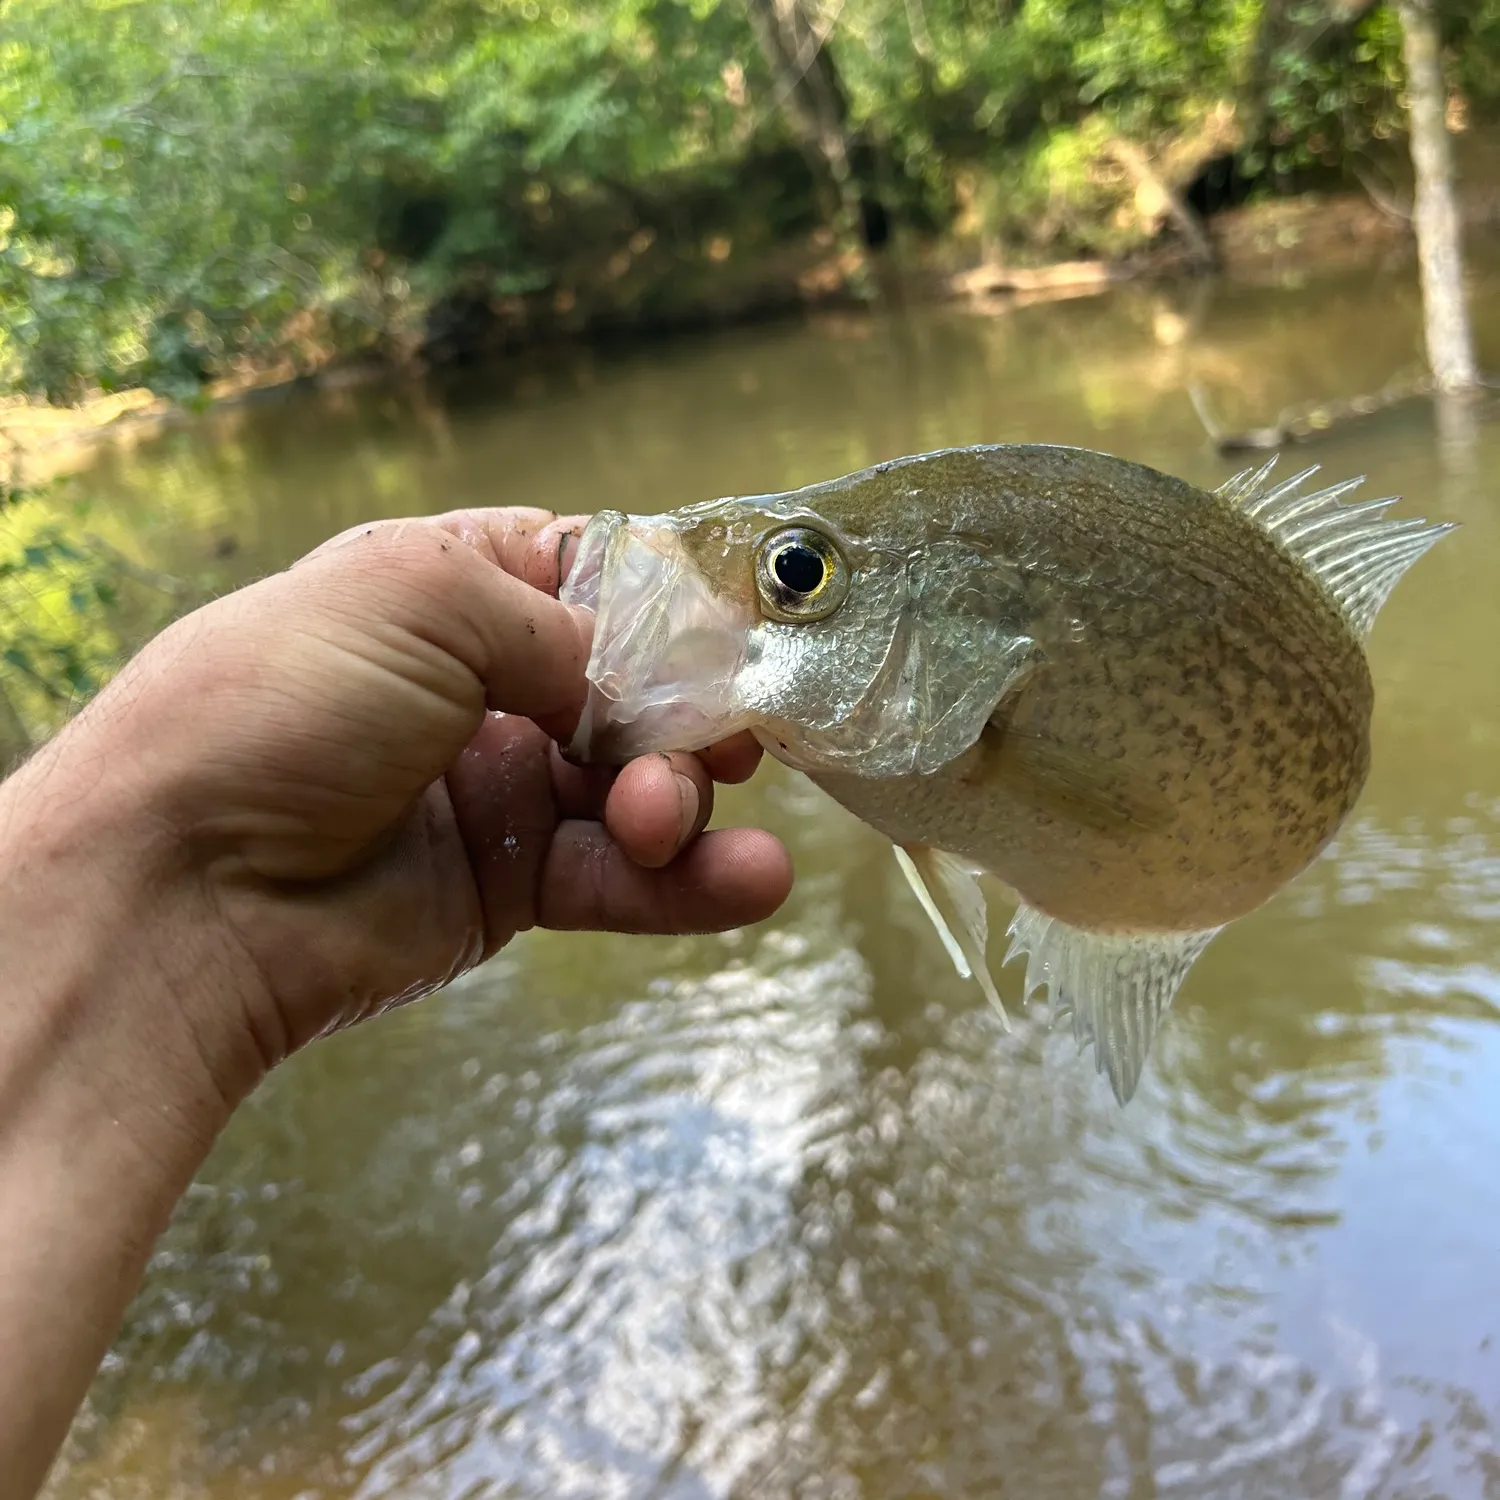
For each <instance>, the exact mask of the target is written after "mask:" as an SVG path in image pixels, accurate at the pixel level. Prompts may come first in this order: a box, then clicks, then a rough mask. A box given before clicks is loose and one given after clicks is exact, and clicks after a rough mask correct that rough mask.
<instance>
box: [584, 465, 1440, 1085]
mask: <svg viewBox="0 0 1500 1500" xmlns="http://www.w3.org/2000/svg"><path fill="white" fill-rule="evenodd" d="M1275 463H1276V460H1275V458H1274V457H1273V458H1272V459H1271V460H1270V461H1269V462H1267V463H1265V464H1264V465H1262V466H1260V467H1257V468H1253V469H1246V470H1244V471H1242V472H1240V473H1237V474H1235V475H1234V476H1233V477H1231V478H1229V479H1228V480H1226V481H1225V482H1224V483H1223V484H1221V485H1220V486H1219V487H1218V488H1216V489H1214V490H1207V489H1203V488H1200V487H1198V486H1195V485H1193V484H1190V483H1188V482H1187V481H1185V480H1182V479H1178V478H1174V477H1173V476H1171V475H1169V474H1166V473H1162V472H1160V471H1158V470H1155V469H1152V468H1149V467H1147V466H1145V465H1143V464H1140V463H1136V462H1133V461H1131V460H1129V459H1125V458H1120V457H1115V456H1112V455H1109V454H1105V453H1097V452H1093V451H1091V450H1088V449H1085V448H1077V447H1064V446H1057V445H1047V444H993V445H982V446H973V447H964V448H948V449H943V450H940V451H937V452H931V453H922V454H914V455H911V456H908V457H904V458H898V459H894V460H891V461H889V462H885V463H879V464H876V465H874V466H873V467H870V468H866V469H862V470H860V471H859V472H856V473H852V474H846V475H844V476H842V477H840V478H836V479H832V480H828V481H824V482H821V483H816V484H812V485H808V486H807V487H805V488H802V489H797V490H792V491H787V492H783V493H774V494H765V495H753V496H738V497H727V498H720V499H715V500H709V501H701V502H696V503H693V504H689V505H686V506H684V507H682V508H680V509H677V510H673V511H670V512H666V513H664V514H660V515H625V514H623V513H622V512H620V511H615V510H604V511H600V512H599V513H598V514H596V515H595V516H593V517H592V518H591V519H590V521H589V522H588V524H587V526H586V527H585V529H584V531H583V534H582V535H581V537H580V539H579V547H578V552H577V554H576V558H575V561H574V564H573V567H572V570H571V572H570V574H569V576H568V579H567V580H566V583H565V586H564V588H563V590H562V597H563V599H564V600H565V602H568V603H571V604H575V605H577V606H579V607H581V608H583V609H586V610H588V611H590V612H592V615H593V621H594V625H593V631H594V633H593V641H592V647H591V651H590V656H589V661H588V667H587V676H588V681H589V688H588V697H587V702H586V704H585V707H584V710H583V713H582V716H581V718H580V720H579V724H578V728H577V731H576V733H575V735H574V736H573V739H572V742H571V744H570V745H569V746H568V747H567V749H566V753H567V754H568V755H569V757H570V758H572V759H574V760H577V761H581V762H600V763H605V764H616V765H618V764H622V763H623V762H624V761H626V760H628V759H630V758H632V757H634V756H638V755H643V754H648V753H652V752H656V751H689V750H696V749H701V748H703V747H704V746H707V745H709V744H711V743H713V742H715V741H717V740H720V739H723V738H725V737H727V736H729V735H731V734H734V733H737V732H739V731H742V730H748V731H750V732H751V733H752V734H753V735H754V736H755V738H756V739H757V740H758V741H759V742H760V743H761V744H762V745H763V746H764V747H765V749H766V750H767V751H768V752H769V753H770V754H771V755H772V756H774V757H775V758H776V759H777V760H779V761H781V762H782V763H783V764H785V765H787V766H789V767H791V768H792V769H794V770H796V771H799V772H801V773H803V774H805V775H806V776H808V777H809V778H810V779H811V780H812V781H813V782H814V783H816V784H817V785H818V786H819V787H821V788H822V789H823V790H824V791H825V792H826V793H828V794H829V795H830V796H831V797H833V798H834V800H835V801H837V802H839V803H841V804H842V805H843V806H844V807H845V808H847V809H848V810H849V811H850V812H852V813H853V814H854V815H855V816H856V817H858V818H859V819H861V820H863V821H864V822H865V823H867V824H868V825H870V826H871V827H872V828H874V829H876V830H877V831H878V832H880V833H881V834H883V835H884V836H885V837H886V838H888V839H889V840H890V841H891V843H892V845H893V846H894V850H895V856H896V859H897V862H898V863H899V864H900V867H901V869H902V871H903V873H904V874H905V876H906V879H907V881H908V882H909V884H910V886H911V888H912V891H913V892H914V894H915V896H916V899H917V900H918V901H919V902H920V904H921V906H922V908H923V910H924V911H925V912H926V914H927V916H928V918H929V919H930V921H931V923H932V925H933V927H934V928H935V929H936V932H937V935H938V938H939V940H940V941H941V943H942V945H943V947H944V948H945V949H946V950H947V953H948V956H949V958H950V959H951V961H952V963H953V965H954V967H955V968H956V969H957V971H958V972H959V974H960V975H962V976H963V977H964V978H965V979H972V980H974V981H976V982H977V984H978V985H979V987H980V988H981V990H982V991H983V993H984V995H985V996H986V997H987V999H988V1000H989V1002H990V1004H991V1005H992V1006H993V1007H994V1010H995V1012H996V1014H997V1015H998V1016H999V1018H1000V1022H1001V1024H1002V1026H1004V1027H1006V1028H1007V1029H1008V1027H1009V1019H1008V1013H1007V1010H1006V1007H1005V1005H1004V1003H1003V1002H1002V1000H1001V997H1000V994H999V992H998V990H997V988H996V985H995V982H994V978H993V975H992V973H991V970H990V966H989V963H988V939H989V909H988V900H987V897H986V895H985V893H984V888H983V886H982V885H981V879H982V878H983V877H986V876H988V877H992V878H993V879H994V880H996V881H998V882H1000V883H1001V884H1002V885H1003V886H1006V887H1008V888H1009V889H1010V891H1011V892H1012V893H1013V895H1014V897H1015V900H1016V906H1015V911H1014V916H1013V917H1012V919H1011V921H1010V924H1009V928H1008V933H1007V935H1008V937H1009V939H1010V942H1009V948H1008V951H1007V952H1006V954H1005V957H1004V959H1003V960H1002V963H1001V967H1002V968H1003V967H1004V966H1005V965H1008V964H1010V963H1012V962H1014V961H1015V960H1016V959H1018V958H1022V957H1024V958H1025V960H1026V969H1025V978H1024V982H1023V984H1022V987H1021V1003H1022V1005H1023V1006H1024V1005H1027V1004H1029V1003H1030V1001H1031V999H1032V997H1033V996H1034V995H1036V994H1037V993H1038V992H1040V991H1042V990H1044V989H1045V990H1046V991H1047V993H1048V997H1049V1002H1050V1010H1051V1014H1052V1016H1053V1018H1054V1020H1056V1021H1061V1020H1070V1021H1071V1025H1072V1030H1073V1034H1074V1037H1075V1040H1076V1042H1077V1046H1078V1050H1079V1052H1080V1054H1082V1053H1083V1052H1085V1051H1087V1050H1088V1049H1089V1048H1092V1051H1093V1056H1094V1063H1095V1067H1096V1070H1097V1071H1098V1072H1099V1073H1102V1074H1105V1075H1107V1078H1108V1082H1109V1085H1110V1087H1111V1089H1112V1091H1113V1094H1114V1097H1115V1099H1116V1100H1117V1101H1118V1103H1119V1104H1120V1105H1121V1106H1122V1107H1123V1106H1124V1105H1125V1104H1127V1103H1128V1102H1129V1101H1130V1099H1131V1098H1132V1097H1133V1095H1134V1094H1135V1092H1136V1089H1137V1087H1138V1085H1139V1082H1140V1079H1141V1075H1142V1072H1143V1070H1144V1068H1145V1066H1146V1063H1147V1060H1148V1058H1149V1055H1150V1052H1151V1048H1152V1045H1153V1042H1154V1040H1155V1037H1156V1035H1157V1033H1158V1031H1159V1029H1160V1027H1161V1024H1162V1021H1163V1017H1164V1016H1165V1015H1166V1012H1167V1010H1168V1008H1169V1007H1170V1005H1171V1004H1172V1001H1173V999H1174V997H1175V996H1176V994H1177V993H1178V991H1179V989H1180V987H1181V985H1182V983H1183V981H1184V979H1185V977H1186V976H1187V974H1188V972H1189V970H1190V969H1191V968H1192V966H1193V964H1194V963H1195V962H1196V961H1197V960H1198V959H1199V957H1200V956H1201V955H1202V954H1203V952H1204V950H1205V949H1206V948H1207V947H1208V945H1209V943H1210V942H1211V941H1212V940H1213V939H1214V937H1216V936H1217V935H1218V934H1219V933H1220V932H1222V931H1223V930H1224V928H1225V927H1227V926H1228V925H1229V924H1230V923H1232V922H1234V921H1236V920H1238V919H1240V918H1242V917H1244V916H1247V915H1248V914H1249V913H1251V912H1252V911H1255V910H1256V909H1257V908H1259V907H1261V906H1263V905H1264V904H1265V903H1266V902H1267V901H1269V900H1270V899H1271V898H1272V897H1273V896H1274V895H1275V894H1277V892H1279V891H1280V890H1281V889H1282V888H1283V887H1285V886H1286V885H1287V884H1288V883H1289V882H1290V881H1292V880H1293V879H1295V878H1296V877H1297V876H1298V875H1299V874H1301V873H1302V872H1303V871H1304V870H1306V869H1307V868H1308V867H1309V866H1310V865H1311V864H1312V863H1313V862H1314V861H1315V860H1316V859H1317V858H1318V856H1319V855H1320V854H1321V853H1322V851H1323V850H1324V849H1325V848H1326V847H1327V846H1328V844H1329V843H1330V842H1331V841H1332V839H1333V838H1334V836H1335V834H1336V833H1337V832H1338V830H1339V828H1340V827H1341V826H1342V824H1343V823H1344V821H1345V819H1346V818H1347V817H1348V815H1349V813H1350V811H1351V809H1352V808H1353V807H1354V805H1355V803H1356V801H1357V799H1358V797H1359V795H1360V793H1361V791H1362V789H1363V787H1364V784H1365V781H1366V778H1367V776H1368V774H1369V768H1370V758H1371V718H1372V710H1373V704H1374V687H1373V682H1372V678H1371V673H1370V667H1369V662H1368V659H1367V656H1366V651H1365V646H1366V641H1367V639H1368V637H1369V634H1370V631H1371V629H1372V627H1373V625H1374V622H1375V618H1376V616H1377V614H1378V613H1379V612H1380V610H1381V608H1382V607H1383V606H1384V604H1385V602H1386V600H1387V599H1388V598H1389V596H1390V594H1391V592H1392V590H1393V589H1394V588H1395V586H1396V584H1397V583H1398V582H1399V580H1400V579H1401V577H1402V576H1403V575H1404V574H1405V573H1406V571H1407V570H1408V569H1409V568H1410V567H1411V566H1412V565H1413V564H1414V563H1415V562H1416V561H1417V560H1418V558H1420V557H1421V556H1422V555H1423V554H1424V553H1425V552H1426V551H1427V550H1428V549H1429V548H1430V547H1431V546H1432V545H1433V544H1434V543H1435V542H1436V541H1437V540H1438V539H1439V538H1440V537H1442V536H1443V535H1444V534H1446V533H1447V532H1448V531H1450V530H1452V529H1453V527H1452V526H1451V525H1450V524H1448V523H1430V522H1428V521H1425V520H1420V519H1417V520H1411V519H1400V520H1397V519H1392V518H1390V517H1389V516H1388V515H1387V511H1388V510H1389V509H1390V507H1391V506H1392V505H1394V504H1395V503H1396V499H1397V497H1394V496H1392V497H1387V498H1385V499H1378V500H1371V501H1367V502H1364V503H1352V502H1348V501H1346V499H1345V497H1346V496H1347V495H1348V494H1349V493H1350V492H1351V491H1353V490H1354V489H1356V488H1357V487H1358V486H1359V485H1361V484H1362V483H1363V482H1364V481H1363V479H1351V480H1346V481H1342V482H1339V483H1335V484H1332V485H1327V486H1325V487H1323V488H1316V489H1314V488H1309V482H1310V481H1311V480H1312V478H1313V476H1314V475H1315V474H1316V473H1317V472H1318V470H1317V468H1316V467H1313V468H1308V469H1305V470H1303V471H1301V472H1300V473H1297V474H1295V475H1292V476H1291V477H1290V478H1288V479H1286V480H1284V481H1283V482H1280V483H1277V482H1275V481H1274V478H1273V472H1272V471H1273V469H1274V467H1275Z"/></svg>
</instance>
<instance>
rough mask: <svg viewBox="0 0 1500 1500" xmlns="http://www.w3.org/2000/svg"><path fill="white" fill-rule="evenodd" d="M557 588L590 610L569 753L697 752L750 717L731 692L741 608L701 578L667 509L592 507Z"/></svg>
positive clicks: (744, 638)
mask: <svg viewBox="0 0 1500 1500" xmlns="http://www.w3.org/2000/svg"><path fill="white" fill-rule="evenodd" d="M559 597H560V598H561V600H562V602H563V603H564V604H569V605H573V606H577V607H580V608H583V609H587V610H589V611H590V612H591V613H592V614H593V616H594V637H593V645H592V647H591V649H590V652H589V662H588V680H589V690H588V697H587V700H586V702H585V704H584V708H583V713H582V716H581V717H580V719H579V721H578V728H577V730H576V731H575V732H574V735H573V738H572V740H571V741H570V743H569V744H568V747H567V750H566V752H565V753H566V755H567V757H568V759H570V760H573V761H575V762H578V763H580V764H603V765H623V764H624V763H625V762H626V761H628V760H631V759H633V758H634V757H636V756H638V755H649V754H652V753H656V752H662V751H672V750H701V749H702V748H703V747H704V746H706V745H711V744H713V743H715V741H717V740H721V739H724V738H726V737H727V736H729V735H731V734H734V733H735V732H737V731H738V730H740V729H743V728H745V727H747V725H748V724H749V723H750V722H751V720H752V717H753V716H752V715H751V714H750V713H749V712H748V711H747V710H746V709H745V708H744V706H743V705H742V704H740V703H739V702H738V701H737V694H736V691H735V684H736V680H737V679H738V676H739V673H740V669H741V667H742V666H743V664H744V660H745V652H746V647H747V642H748V636H749V632H750V630H751V628H752V627H753V625H754V623H755V622H754V618H753V616H752V613H751V610H750V608H749V606H748V605H746V604H744V603H740V602H736V601H735V600H733V599H728V598H725V597H724V596H723V595H721V594H719V593H717V592H715V591H714V590H713V589H712V588H711V587H710V586H709V584H708V582H707V580H706V579H705V578H704V577H703V575H702V573H701V572H700V570H699V569H698V568H697V566H696V565H695V564H694V563H693V562H692V560H691V559H690V558H689V557H688V556H687V554H686V551H685V550H684V547H683V540H682V531H681V528H680V527H679V526H678V525H677V524H676V523H675V522H674V521H673V520H672V519H671V518H670V517H659V516H626V515H624V514H622V513H621V512H620V511H609V510H607V511H600V512H599V513H598V514H597V515H595V516H594V517H593V519H592V520H591V521H590V522H589V524H588V526H587V527H586V528H585V529H584V533H583V535H582V537H580V538H579V543H578V553H577V556H576V557H575V559H574V562H573V567H572V569H571V571H570V572H569V574H568V577H567V579H566V581H565V582H564V584H563V586H562V588H561V590H560V591H559Z"/></svg>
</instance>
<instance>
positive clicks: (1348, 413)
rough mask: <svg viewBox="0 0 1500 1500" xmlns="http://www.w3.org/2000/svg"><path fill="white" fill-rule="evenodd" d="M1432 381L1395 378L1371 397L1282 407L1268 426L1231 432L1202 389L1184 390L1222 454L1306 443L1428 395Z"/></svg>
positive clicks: (1195, 385) (1197, 385) (1425, 377)
mask: <svg viewBox="0 0 1500 1500" xmlns="http://www.w3.org/2000/svg"><path fill="white" fill-rule="evenodd" d="M1433 389H1434V382H1433V379H1432V377H1431V376H1430V375H1427V374H1425V373H1424V374H1422V375H1415V376H1406V377H1404V378H1403V377H1400V376H1398V377H1396V378H1395V379H1392V380H1390V381H1387V383H1386V384H1385V385H1384V386H1382V387H1381V389H1380V390H1378V391H1376V392H1374V393H1373V394H1372V395H1365V396H1350V397H1348V398H1347V399H1345V400H1339V401H1316V402H1310V403H1306V404H1304V405H1301V406H1289V407H1286V408H1285V409H1284V410H1283V411H1282V412H1281V413H1280V415H1279V416H1278V417H1277V418H1276V420H1275V421H1274V422H1273V423H1272V424H1271V425H1270V426H1269V427H1250V428H1247V429H1245V430H1244V431H1241V432H1231V431H1229V430H1228V429H1227V428H1225V427H1224V426H1223V424H1222V423H1221V422H1220V421H1219V420H1218V418H1217V416H1216V415H1215V414H1214V411H1213V408H1212V407H1211V406H1210V405H1209V403H1208V396H1207V393H1206V392H1205V391H1204V389H1203V386H1202V385H1201V384H1200V383H1199V382H1197V381H1194V382H1193V384H1192V385H1190V386H1189V387H1188V399H1189V400H1190V401H1191V402H1192V403H1193V410H1194V411H1195V412H1197V413H1198V420H1199V421H1200V422H1202V424H1203V430H1204V431H1205V432H1206V433H1207V434H1208V438H1209V441H1210V442H1211V443H1212V444H1213V445H1214V447H1215V448H1216V449H1217V450H1218V451H1219V452H1220V453H1222V454H1229V453H1252V452H1264V451H1267V450H1269V449H1275V448H1285V447H1287V446H1289V445H1290V444H1292V443H1305V442H1310V441H1311V440H1312V439H1314V438H1317V437H1321V436H1322V435H1323V434H1324V433H1326V432H1327V431H1328V430H1329V429H1330V428H1332V427H1335V426H1338V425H1341V424H1343V423H1347V422H1352V421H1355V420H1357V419H1359V418H1361V417H1368V416H1373V415H1374V414H1375V413H1376V412H1380V411H1386V410H1388V409H1389V408H1390V407H1393V406H1399V405H1401V404H1402V403H1403V402H1406V401H1411V400H1414V399H1415V398H1416V397H1418V396H1426V395H1430V394H1431V393H1432V391H1433Z"/></svg>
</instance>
